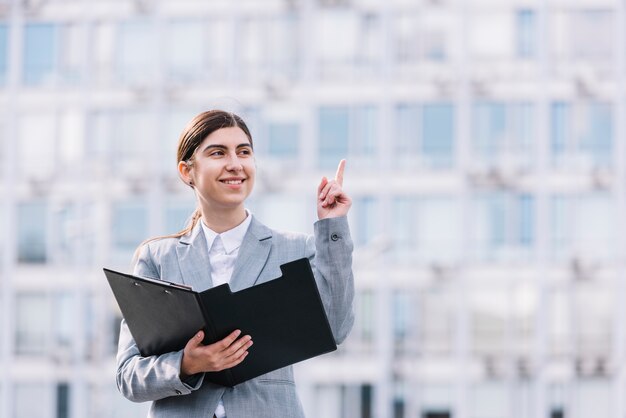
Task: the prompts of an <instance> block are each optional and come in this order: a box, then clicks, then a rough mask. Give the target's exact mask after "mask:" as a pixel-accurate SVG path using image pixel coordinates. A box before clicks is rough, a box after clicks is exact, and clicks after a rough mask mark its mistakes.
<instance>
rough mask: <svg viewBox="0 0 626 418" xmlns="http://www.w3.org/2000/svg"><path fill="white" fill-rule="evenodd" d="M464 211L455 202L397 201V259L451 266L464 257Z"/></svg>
mask: <svg viewBox="0 0 626 418" xmlns="http://www.w3.org/2000/svg"><path fill="white" fill-rule="evenodd" d="M460 222H461V216H460V207H459V206H458V202H457V201H456V200H455V199H453V198H447V197H423V198H420V199H417V198H413V197H400V198H396V199H395V200H394V203H393V231H394V233H393V237H394V246H393V247H394V256H395V258H396V260H398V261H402V262H411V263H416V262H449V261H453V260H457V259H458V258H459V257H460V256H461V235H460V234H459V233H458V231H460V230H461V229H462V228H461V225H460Z"/></svg>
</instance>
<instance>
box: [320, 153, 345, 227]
mask: <svg viewBox="0 0 626 418" xmlns="http://www.w3.org/2000/svg"><path fill="white" fill-rule="evenodd" d="M345 167H346V160H341V161H339V167H337V174H336V175H335V179H334V180H328V179H327V178H326V177H322V181H321V182H320V185H319V186H318V188H317V218H318V219H325V218H337V217H339V216H345V215H347V214H348V211H349V210H350V206H352V199H350V196H348V195H347V194H346V193H345V192H344V191H343V170H344V169H345Z"/></svg>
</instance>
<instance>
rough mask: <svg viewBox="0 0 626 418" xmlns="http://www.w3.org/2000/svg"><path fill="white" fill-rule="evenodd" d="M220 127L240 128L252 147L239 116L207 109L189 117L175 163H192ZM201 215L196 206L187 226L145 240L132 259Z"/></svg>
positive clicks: (192, 224) (188, 228)
mask: <svg viewBox="0 0 626 418" xmlns="http://www.w3.org/2000/svg"><path fill="white" fill-rule="evenodd" d="M222 128H240V129H241V130H242V131H243V132H244V133H245V134H246V136H247V137H248V140H249V141H250V146H252V147H254V144H253V143H252V135H251V134H250V130H249V129H248V126H247V125H246V123H245V122H244V121H243V119H241V117H240V116H238V115H236V114H234V113H231V112H226V111H224V110H208V111H206V112H202V113H200V114H199V115H197V116H196V117H194V118H193V119H191V120H190V121H189V122H188V123H187V126H185V128H184V129H183V132H182V133H181V134H180V137H179V138H178V151H177V153H176V164H178V163H179V162H181V161H184V162H186V163H187V164H190V165H193V159H194V154H195V152H196V149H198V147H199V146H200V144H201V143H202V141H204V140H205V139H206V137H207V136H209V135H211V134H212V133H213V132H215V131H217V130H219V129H222ZM201 216H202V213H201V212H200V208H198V207H197V208H196V209H195V210H194V212H193V213H192V214H191V216H190V218H189V221H188V222H187V226H186V227H185V228H184V229H183V230H182V231H179V232H177V233H175V234H171V235H163V236H159V237H154V238H149V239H147V240H145V241H144V242H142V243H141V244H139V247H137V250H136V251H135V255H134V259H137V257H138V256H139V250H140V249H141V247H143V246H144V245H145V244H147V243H149V242H151V241H155V240H158V239H162V238H180V237H182V236H183V235H186V234H188V233H190V232H191V231H192V230H193V229H194V228H195V226H196V225H197V224H198V220H199V219H200V217H201Z"/></svg>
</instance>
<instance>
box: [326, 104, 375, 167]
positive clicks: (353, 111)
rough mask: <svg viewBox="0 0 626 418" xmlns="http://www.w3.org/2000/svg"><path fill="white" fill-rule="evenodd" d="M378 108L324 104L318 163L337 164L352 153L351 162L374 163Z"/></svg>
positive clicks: (353, 164) (352, 164) (370, 165)
mask: <svg viewBox="0 0 626 418" xmlns="http://www.w3.org/2000/svg"><path fill="white" fill-rule="evenodd" d="M377 118H378V111H377V109H376V108H375V107H373V106H358V107H354V108H348V107H322V108H320V111H319V166H320V167H321V168H335V167H336V166H337V164H338V163H339V160H340V159H342V158H346V157H350V164H351V166H353V167H354V166H366V167H368V168H371V167H372V165H373V164H375V155H374V151H375V149H376V142H377V138H378V121H377Z"/></svg>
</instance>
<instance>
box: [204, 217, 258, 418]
mask: <svg viewBox="0 0 626 418" xmlns="http://www.w3.org/2000/svg"><path fill="white" fill-rule="evenodd" d="M246 215H247V216H246V219H245V220H244V221H243V222H242V223H240V224H239V225H237V226H236V227H234V228H233V229H229V230H228V231H224V232H222V233H221V234H218V233H217V232H215V231H213V230H211V229H210V228H209V227H208V226H206V225H205V224H204V221H203V220H202V219H201V220H200V224H201V225H202V230H203V232H204V236H205V238H206V243H207V248H208V249H209V263H211V280H212V281H213V286H219V285H221V284H224V283H229V282H230V278H231V276H232V275H233V270H234V268H235V260H237V255H238V254H239V248H240V247H241V244H242V243H243V238H244V237H245V236H246V232H248V227H249V226H250V222H251V221H252V215H251V214H250V212H249V211H248V210H247V209H246ZM215 416H216V417H217V418H226V411H225V410H224V403H223V402H222V400H221V399H220V402H219V404H218V405H217V409H216V410H215Z"/></svg>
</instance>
